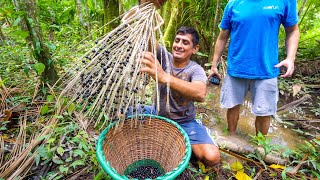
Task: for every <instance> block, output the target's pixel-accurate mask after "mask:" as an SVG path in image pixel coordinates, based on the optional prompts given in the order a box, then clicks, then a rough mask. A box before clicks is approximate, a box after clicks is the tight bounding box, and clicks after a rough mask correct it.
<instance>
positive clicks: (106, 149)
mask: <svg viewBox="0 0 320 180" xmlns="http://www.w3.org/2000/svg"><path fill="white" fill-rule="evenodd" d="M139 119H140V120H134V119H130V118H129V119H127V120H126V121H124V124H123V126H122V127H121V128H115V126H116V124H115V123H113V124H111V125H109V126H108V127H107V128H106V129H105V130H104V131H103V132H102V133H101V134H100V137H99V139H98V143H97V150H96V153H97V157H98V161H99V163H100V165H101V166H102V168H103V169H104V170H105V171H106V172H107V173H108V174H109V175H110V176H111V177H112V178H114V179H129V177H127V176H126V175H128V174H129V172H130V171H131V170H133V169H136V168H137V167H139V166H140V165H152V166H156V167H157V168H159V169H161V170H162V171H163V174H164V175H163V176H159V177H157V178H156V179H161V180H162V179H174V178H175V177H177V176H178V175H179V174H180V173H182V172H183V171H184V169H185V168H186V167H187V165H188V162H189V160H190V156H191V151H192V150H191V145H190V141H189V138H188V135H187V134H186V133H185V131H184V130H183V129H182V128H181V127H180V126H179V125H178V124H177V123H176V122H174V121H172V120H169V119H167V118H164V117H160V116H154V115H139ZM141 119H142V120H141Z"/></svg>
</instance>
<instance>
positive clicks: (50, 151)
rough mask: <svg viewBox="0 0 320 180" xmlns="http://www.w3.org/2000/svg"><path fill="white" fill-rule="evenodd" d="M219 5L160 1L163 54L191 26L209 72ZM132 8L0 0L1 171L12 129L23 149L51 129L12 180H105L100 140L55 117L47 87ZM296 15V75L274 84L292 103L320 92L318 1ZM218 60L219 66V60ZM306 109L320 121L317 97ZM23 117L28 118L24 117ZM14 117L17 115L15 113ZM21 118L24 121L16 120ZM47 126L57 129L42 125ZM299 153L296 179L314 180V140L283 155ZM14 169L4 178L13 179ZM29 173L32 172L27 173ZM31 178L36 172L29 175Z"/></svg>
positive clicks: (106, 2)
mask: <svg viewBox="0 0 320 180" xmlns="http://www.w3.org/2000/svg"><path fill="white" fill-rule="evenodd" d="M226 4H227V0H214V1H213V0H198V1H193V0H167V2H166V3H165V4H164V6H163V7H162V8H161V9H159V10H158V11H159V13H160V15H161V16H162V18H163V19H164V22H165V23H164V25H163V26H162V27H161V28H162V31H163V35H164V36H163V37H164V40H165V42H166V44H167V46H168V49H169V48H170V46H171V42H172V39H173V37H174V34H175V30H176V29H177V28H179V27H180V26H181V25H187V26H192V27H194V28H195V29H197V30H198V32H199V33H200V37H201V41H200V42H201V43H200V52H199V53H198V54H197V55H196V56H195V57H193V58H194V59H197V60H199V62H200V64H202V65H206V68H207V69H208V67H207V66H210V62H211V56H212V53H213V49H214V43H215V40H216V38H217V36H218V33H219V28H218V25H219V22H220V19H221V16H222V13H223V9H224V7H225V6H226ZM135 5H138V1H137V0H102V1H98V0H37V1H35V0H30V1H24V0H12V1H9V0H2V1H0V90H1V91H0V92H1V93H0V94H1V96H0V97H1V98H0V99H1V100H0V115H1V116H0V118H1V119H0V142H6V144H8V146H5V148H4V152H5V153H7V156H4V157H1V152H0V165H3V164H1V163H3V162H2V161H1V160H2V158H3V160H4V161H6V160H8V159H10V156H9V155H8V154H10V153H11V152H13V149H12V148H11V147H12V146H13V144H14V142H16V141H18V140H17V139H18V138H21V137H22V136H21V137H20V135H18V134H19V129H18V128H17V126H19V123H21V122H25V125H24V126H23V124H22V125H21V127H24V128H23V130H21V131H22V132H25V133H26V135H25V136H24V140H25V141H24V142H26V144H32V143H31V142H32V140H33V139H34V137H37V135H36V133H37V132H40V131H41V130H42V128H43V127H47V128H49V129H52V131H51V133H49V134H45V135H43V136H40V137H38V140H39V144H35V146H34V147H36V148H35V149H32V150H30V154H29V155H25V157H29V156H31V154H34V156H32V157H33V159H32V161H31V160H30V164H32V165H33V166H32V167H29V169H28V170H27V169H24V170H23V171H22V172H25V174H23V173H21V174H18V175H17V176H18V177H30V178H35V177H36V176H37V175H39V176H41V178H47V179H62V178H64V177H69V178H72V177H74V178H79V177H81V176H84V177H85V176H88V177H91V179H92V178H94V177H95V178H96V179H102V178H105V179H107V178H108V177H107V176H105V175H104V173H103V172H102V171H101V169H100V167H99V166H98V163H97V160H96V157H95V153H94V143H95V139H94V135H93V134H95V133H96V134H99V131H98V130H96V129H90V130H83V128H81V124H79V122H77V121H75V120H74V116H72V115H71V114H72V111H73V110H72V109H69V110H68V112H67V113H65V114H63V115H61V116H55V114H54V112H55V111H56V110H57V109H56V108H57V107H56V106H55V104H57V102H56V100H57V99H56V97H57V96H58V95H57V94H58V93H59V90H60V89H59V88H52V87H53V85H54V84H55V82H56V81H57V79H58V78H59V77H62V75H64V74H68V70H69V69H70V67H72V66H73V64H75V63H79V62H77V59H78V58H79V57H80V56H82V55H83V52H86V50H88V49H90V48H91V47H92V45H93V44H94V41H95V40H96V39H98V38H99V37H101V36H102V35H104V34H106V33H107V32H109V31H111V30H112V29H114V28H115V27H116V26H117V25H118V24H119V22H120V19H121V17H122V15H123V13H124V12H126V11H128V10H129V9H130V8H131V7H133V6H135ZM298 12H299V17H300V21H299V28H300V33H301V38H300V42H299V48H298V54H297V59H296V74H295V76H294V77H293V78H290V79H280V82H279V88H280V90H281V95H282V96H283V97H285V98H286V99H295V98H297V97H300V96H303V95H304V94H307V93H314V94H315V95H318V93H319V89H320V87H319V84H320V72H319V69H320V51H319V48H320V1H319V0H298ZM284 39H285V33H284V30H283V29H282V30H281V31H280V40H279V47H280V57H279V58H280V59H284V58H285V44H284ZM223 57H224V60H226V55H224V56H223ZM55 87H56V86H55ZM293 87H297V88H296V89H295V88H293ZM299 87H300V88H299ZM297 89H298V90H297ZM61 104H63V102H61ZM62 106H63V105H62ZM308 109H309V110H310V112H312V113H314V117H315V118H318V119H319V117H320V102H319V99H316V101H315V103H313V104H311V105H310V106H309V107H308ZM5 110H7V111H6V113H5ZM25 111H28V112H31V113H29V114H28V113H26V114H23V113H24V112H25ZM14 112H18V113H20V114H18V115H14V114H13V113H14ZM7 113H8V114H10V113H11V114H10V116H5V115H6V114H7ZM5 117H10V118H5ZM23 117H25V121H21V119H23ZM77 117H78V116H77ZM52 119H54V120H57V121H52ZM49 122H56V123H54V124H49V125H48V123H49ZM83 122H84V123H85V121H83ZM302 134H303V133H302ZM309 137H310V136H309ZM253 139H254V141H255V142H256V143H257V144H259V143H260V144H259V145H262V146H263V147H264V149H266V151H269V150H271V149H276V147H275V146H272V145H271V144H270V143H269V141H268V139H263V137H261V136H259V137H258V136H257V137H253ZM3 140H4V141H3ZM27 142H29V143H27ZM0 144H1V143H0ZM0 148H2V146H0ZM21 148H22V149H23V147H21ZM305 154H308V155H307V156H309V159H307V160H305V162H304V163H305V166H304V167H306V168H307V169H303V170H302V172H300V174H301V176H304V175H305V176H307V177H311V176H312V177H318V178H319V177H320V174H319V170H320V164H319V139H316V137H312V138H311V139H309V140H306V141H304V143H303V144H302V146H300V148H299V149H298V150H295V151H292V152H291V154H290V155H288V157H290V158H291V159H292V164H294V165H296V164H299V163H301V162H300V160H301V159H304V157H305V156H304V155H305ZM255 158H256V159H259V157H258V158H257V157H255ZM259 160H261V159H259ZM10 167H11V166H10ZM17 167H18V166H17ZM199 167H200V168H198V169H191V170H192V171H193V172H194V173H193V175H195V176H196V175H198V176H202V177H204V174H205V172H204V171H206V169H205V168H204V167H202V166H199ZM201 167H202V168H201ZM19 168H22V167H21V166H20V167H19ZM24 168H26V167H24ZM14 169H15V168H13V169H12V171H10V173H8V174H7V175H6V176H3V177H9V175H12V176H14V175H13V172H14ZM229 169H230V172H232V171H231V168H229ZM29 170H30V172H31V173H28V172H29ZM99 171H100V173H99ZM4 172H7V170H4V169H1V167H0V174H1V173H4ZM37 172H38V173H40V174H35V173H37ZM88 172H94V173H91V174H90V173H88ZM206 172H207V171H206ZM251 172H252V173H253V171H251ZM283 172H284V173H282V178H283V179H287V178H288V176H286V171H283ZM2 175H3V174H2ZM233 175H234V173H233ZM214 176H215V175H211V176H210V178H211V177H212V178H213V177H214ZM280 176H281V173H280ZM0 178H1V176H0ZM208 178H209V177H208Z"/></svg>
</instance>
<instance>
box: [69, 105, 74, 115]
mask: <svg viewBox="0 0 320 180" xmlns="http://www.w3.org/2000/svg"><path fill="white" fill-rule="evenodd" d="M75 107H76V105H75V104H74V103H71V104H70V106H69V107H68V114H69V115H71V114H72V113H73V110H74V108H75Z"/></svg>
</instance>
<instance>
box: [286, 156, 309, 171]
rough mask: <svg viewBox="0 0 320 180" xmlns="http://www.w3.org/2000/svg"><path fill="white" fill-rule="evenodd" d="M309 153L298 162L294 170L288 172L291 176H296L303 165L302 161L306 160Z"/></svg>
mask: <svg viewBox="0 0 320 180" xmlns="http://www.w3.org/2000/svg"><path fill="white" fill-rule="evenodd" d="M309 154H310V152H308V153H307V154H306V155H305V156H304V157H303V158H302V160H301V161H300V162H299V164H298V165H297V166H296V167H295V168H294V169H292V170H291V171H289V173H291V174H296V173H297V172H298V170H299V169H300V167H301V165H302V164H303V163H304V161H305V160H306V159H307V158H308V156H309Z"/></svg>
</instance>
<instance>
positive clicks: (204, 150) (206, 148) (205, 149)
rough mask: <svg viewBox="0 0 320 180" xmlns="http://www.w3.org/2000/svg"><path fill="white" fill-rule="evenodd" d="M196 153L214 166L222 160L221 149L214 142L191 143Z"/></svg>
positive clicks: (209, 164)
mask: <svg viewBox="0 0 320 180" xmlns="http://www.w3.org/2000/svg"><path fill="white" fill-rule="evenodd" d="M191 147H192V151H193V153H194V155H195V156H196V157H197V158H198V159H199V160H200V161H202V162H203V163H204V164H205V165H207V166H214V165H216V164H218V163H219V162H220V151H219V149H218V147H217V146H215V145H213V144H193V145H191Z"/></svg>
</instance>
